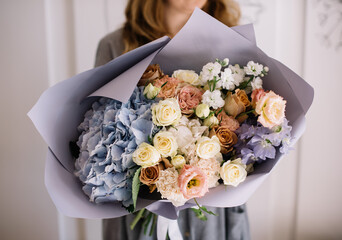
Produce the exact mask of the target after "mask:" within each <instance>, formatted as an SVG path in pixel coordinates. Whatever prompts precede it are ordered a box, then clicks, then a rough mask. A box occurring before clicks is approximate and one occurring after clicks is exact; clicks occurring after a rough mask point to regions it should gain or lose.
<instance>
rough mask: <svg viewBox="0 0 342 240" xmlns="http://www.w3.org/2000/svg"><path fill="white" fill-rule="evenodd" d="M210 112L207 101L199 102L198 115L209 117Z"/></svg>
mask: <svg viewBox="0 0 342 240" xmlns="http://www.w3.org/2000/svg"><path fill="white" fill-rule="evenodd" d="M209 113H210V109H209V106H208V105H207V104H205V103H202V104H199V105H198V106H197V107H196V115H197V117H199V118H206V117H208V115H209Z"/></svg>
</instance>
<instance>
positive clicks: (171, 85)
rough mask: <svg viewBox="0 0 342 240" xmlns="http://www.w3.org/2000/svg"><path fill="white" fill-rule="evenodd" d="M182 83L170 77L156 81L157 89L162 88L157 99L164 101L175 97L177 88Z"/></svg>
mask: <svg viewBox="0 0 342 240" xmlns="http://www.w3.org/2000/svg"><path fill="white" fill-rule="evenodd" d="M181 82H182V81H180V80H178V79H177V78H172V77H169V76H168V75H165V76H164V77H162V78H160V79H158V80H156V81H155V82H154V84H153V85H154V86H155V87H158V88H161V90H160V92H159V94H158V95H157V97H159V98H163V99H165V98H173V97H175V96H176V89H177V86H178V84H179V83H181ZM162 86H163V87H162Z"/></svg>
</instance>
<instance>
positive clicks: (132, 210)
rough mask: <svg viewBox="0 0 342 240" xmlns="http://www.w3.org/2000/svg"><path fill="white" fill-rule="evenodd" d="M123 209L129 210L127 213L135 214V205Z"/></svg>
mask: <svg viewBox="0 0 342 240" xmlns="http://www.w3.org/2000/svg"><path fill="white" fill-rule="evenodd" d="M122 207H123V208H125V209H126V210H127V212H129V213H133V212H134V206H133V204H131V205H129V206H128V207H126V206H124V205H122Z"/></svg>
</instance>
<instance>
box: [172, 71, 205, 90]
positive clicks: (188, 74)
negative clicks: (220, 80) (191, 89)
mask: <svg viewBox="0 0 342 240" xmlns="http://www.w3.org/2000/svg"><path fill="white" fill-rule="evenodd" d="M172 77H174V78H177V79H179V80H182V81H184V82H187V83H190V84H192V85H195V86H196V85H199V83H200V82H199V79H198V74H197V73H195V71H192V70H177V71H174V72H173V74H172Z"/></svg>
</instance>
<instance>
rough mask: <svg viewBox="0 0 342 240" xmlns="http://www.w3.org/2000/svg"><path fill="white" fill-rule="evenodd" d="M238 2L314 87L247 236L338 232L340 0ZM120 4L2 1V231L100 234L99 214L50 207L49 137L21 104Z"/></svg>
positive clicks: (256, 198) (103, 27)
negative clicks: (301, 127)
mask: <svg viewBox="0 0 342 240" xmlns="http://www.w3.org/2000/svg"><path fill="white" fill-rule="evenodd" d="M238 2H239V3H240V6H241V10H242V15H243V17H242V21H241V24H244V23H253V24H254V27H255V32H256V38H257V44H258V46H259V47H260V48H261V49H262V50H264V51H265V52H266V53H267V54H268V55H269V56H271V57H274V58H276V59H278V60H280V61H282V62H283V63H284V64H285V65H287V66H288V67H290V68H291V69H292V70H294V71H295V72H296V73H297V74H299V75H300V76H302V77H303V78H304V79H305V80H306V81H307V82H308V83H310V84H311V85H312V86H313V87H314V88H315V99H314V102H313V105H312V107H311V109H310V110H309V112H308V114H307V124H306V126H307V127H306V132H305V134H304V136H303V137H302V138H301V139H300V141H299V142H298V143H297V144H296V146H295V150H294V151H292V152H291V154H289V155H288V156H287V157H286V158H284V159H283V160H282V161H281V162H280V164H278V165H277V167H276V168H275V169H274V171H273V172H272V173H271V175H270V177H269V178H268V179H267V180H266V181H265V182H264V183H263V184H262V186H261V187H260V188H259V189H258V190H257V191H256V192H255V194H254V195H253V196H252V198H251V199H250V200H249V201H248V203H247V207H248V212H249V220H250V227H251V235H252V239H255V240H259V239H263V240H271V239H278V240H293V239H303V240H305V239H310V240H315V239H342V228H341V222H342V207H341V203H342V178H341V173H340V171H341V169H342V157H341V149H342V141H341V140H340V137H341V135H342V124H341V123H340V120H341V117H342V113H341V110H342V107H341V97H340V96H341V90H340V88H342V79H341V74H340V71H341V69H342V1H341V0H238ZM125 5H126V0H96V1H95V0H0V19H1V20H0V30H1V40H0V41H1V44H0V53H1V54H0V67H1V71H0V74H1V85H0V91H1V94H0V102H1V103H2V104H1V124H0V132H1V137H0V164H1V167H0V186H1V197H0V203H1V204H0V212H1V220H0V232H1V238H2V239H51V240H53V239H63V240H64V239H68V240H69V239H75V240H80V239H101V221H100V220H83V219H73V218H68V217H65V216H63V215H61V214H59V213H58V211H57V210H56V208H55V207H54V205H53V203H52V201H51V200H50V198H49V196H48V193H47V191H46V189H45V187H44V161H45V154H46V151H47V146H46V144H45V143H44V142H43V140H42V138H41V137H40V136H39V134H38V132H37V131H36V130H35V128H34V126H33V124H32V123H31V121H30V120H29V118H28V117H27V116H26V113H27V112H28V111H29V110H30V108H31V107H32V106H33V105H34V103H35V102H36V101H37V99H38V98H39V96H40V94H41V93H42V92H43V91H44V90H45V89H46V88H48V87H49V86H51V85H53V84H55V83H57V82H58V81H61V80H64V79H66V78H69V77H71V76H72V75H74V74H76V73H79V72H82V71H84V70H87V69H89V68H92V66H93V64H94V57H95V51H96V47H97V43H98V41H99V39H100V38H101V37H103V36H104V35H105V34H106V33H108V32H111V31H113V30H115V29H117V28H120V27H121V25H122V23H123V22H124V8H125ZM328 120H329V121H328Z"/></svg>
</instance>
